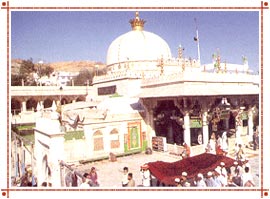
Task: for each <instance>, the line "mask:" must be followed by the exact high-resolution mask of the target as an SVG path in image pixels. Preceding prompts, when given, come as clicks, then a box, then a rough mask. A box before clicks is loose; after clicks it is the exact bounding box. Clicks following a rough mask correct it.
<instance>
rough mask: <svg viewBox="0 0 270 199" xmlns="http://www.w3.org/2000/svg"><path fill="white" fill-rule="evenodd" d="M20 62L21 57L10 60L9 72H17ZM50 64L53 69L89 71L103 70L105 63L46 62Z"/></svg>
mask: <svg viewBox="0 0 270 199" xmlns="http://www.w3.org/2000/svg"><path fill="white" fill-rule="evenodd" d="M21 63H22V60H21V59H12V60H11V74H14V75H15V74H18V73H19V70H20V65H21ZM46 65H50V66H51V67H52V68H53V69H54V71H64V72H80V71H81V70H83V69H88V70H89V71H94V70H96V69H97V67H98V70H101V71H102V70H104V69H105V68H106V65H105V64H103V63H100V62H95V61H65V62H53V63H46Z"/></svg>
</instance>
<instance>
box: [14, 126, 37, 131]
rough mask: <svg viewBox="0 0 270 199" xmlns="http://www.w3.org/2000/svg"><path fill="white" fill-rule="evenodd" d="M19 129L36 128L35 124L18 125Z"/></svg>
mask: <svg viewBox="0 0 270 199" xmlns="http://www.w3.org/2000/svg"><path fill="white" fill-rule="evenodd" d="M16 128H17V129H18V130H19V131H21V130H31V129H33V128H35V125H22V126H17V127H16Z"/></svg>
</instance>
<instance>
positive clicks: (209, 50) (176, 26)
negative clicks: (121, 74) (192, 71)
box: [11, 10, 259, 71]
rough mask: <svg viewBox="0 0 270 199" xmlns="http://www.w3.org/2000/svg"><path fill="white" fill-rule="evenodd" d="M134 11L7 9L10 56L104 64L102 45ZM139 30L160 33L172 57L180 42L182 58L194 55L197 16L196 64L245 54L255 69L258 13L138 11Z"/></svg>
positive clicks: (120, 31)
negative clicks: (141, 22)
mask: <svg viewBox="0 0 270 199" xmlns="http://www.w3.org/2000/svg"><path fill="white" fill-rule="evenodd" d="M134 16H135V12H134V11H12V12H11V57H12V59H13V58H21V59H28V58H33V59H34V61H38V60H44V61H45V62H58V61H72V60H74V61H75V60H92V61H100V62H103V63H105V62H106V54H107V49H108V47H109V45H110V44H111V42H112V41H113V40H114V39H116V38H117V37H118V36H120V35H121V34H124V33H126V32H128V31H130V30H131V27H130V24H129V23H128V21H129V20H130V19H132V18H134ZM140 18H142V19H144V20H146V24H145V30H146V31H149V32H153V33H155V34H157V35H159V36H160V37H162V38H163V39H164V40H165V41H166V42H167V43H168V45H169V46H170V48H171V52H172V54H173V56H175V57H176V56H177V47H178V46H179V44H181V45H182V46H183V47H184V48H185V51H184V55H185V57H192V58H197V46H196V43H195V42H194V40H193V37H194V36H196V26H195V22H194V18H196V19H197V24H198V29H199V38H200V49H201V63H202V64H207V63H211V60H212V54H213V53H215V52H216V51H217V48H218V49H219V51H220V54H221V61H224V60H226V62H227V63H236V64H241V63H242V55H244V56H246V57H247V58H248V62H249V65H250V67H251V69H253V70H254V71H258V67H259V12H258V11H156V10H153V11H140Z"/></svg>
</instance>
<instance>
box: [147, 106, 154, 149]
mask: <svg viewBox="0 0 270 199" xmlns="http://www.w3.org/2000/svg"><path fill="white" fill-rule="evenodd" d="M153 113H154V111H153V110H152V109H150V110H149V111H148V114H147V133H148V141H147V142H148V143H149V144H148V146H149V147H152V137H153V136H156V133H155V131H154V119H153Z"/></svg>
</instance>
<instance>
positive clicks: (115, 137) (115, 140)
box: [110, 128, 120, 149]
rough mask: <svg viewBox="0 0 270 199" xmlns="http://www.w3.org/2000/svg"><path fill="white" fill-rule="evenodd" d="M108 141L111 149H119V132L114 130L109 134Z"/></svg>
mask: <svg viewBox="0 0 270 199" xmlns="http://www.w3.org/2000/svg"><path fill="white" fill-rule="evenodd" d="M110 140H111V149H116V148H119V147H120V140H119V132H118V130H117V129H115V128H114V129H113V130H112V131H111V132H110Z"/></svg>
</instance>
